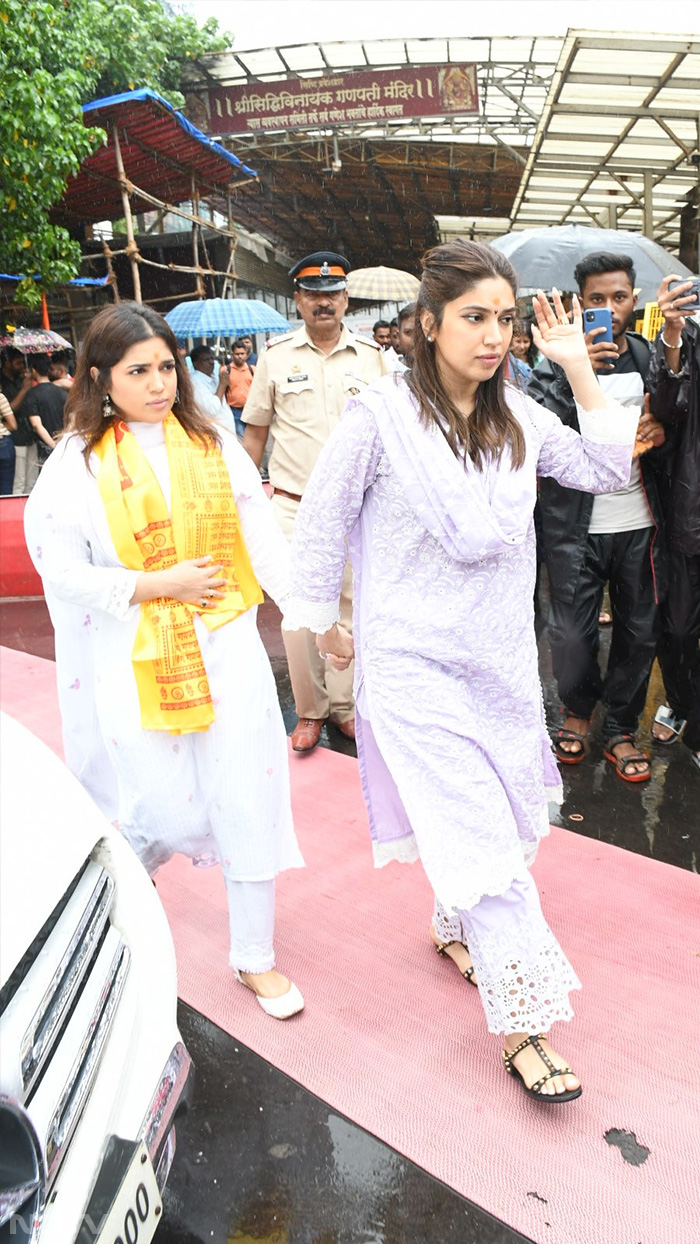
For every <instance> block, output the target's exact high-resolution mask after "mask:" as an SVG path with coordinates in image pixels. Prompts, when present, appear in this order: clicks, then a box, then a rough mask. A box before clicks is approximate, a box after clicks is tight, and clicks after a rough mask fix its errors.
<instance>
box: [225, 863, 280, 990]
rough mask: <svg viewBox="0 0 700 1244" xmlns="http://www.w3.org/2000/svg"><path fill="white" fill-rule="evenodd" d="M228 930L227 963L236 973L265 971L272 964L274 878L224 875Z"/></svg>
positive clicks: (273, 957)
mask: <svg viewBox="0 0 700 1244" xmlns="http://www.w3.org/2000/svg"><path fill="white" fill-rule="evenodd" d="M226 894H227V897H228V918H229V927H230V930H231V954H230V957H229V963H230V965H231V967H232V968H237V969H238V971H239V972H269V971H270V969H271V968H273V967H274V966H275V951H274V946H273V941H274V935H275V883H274V881H231V880H229V878H228V877H227V878H226Z"/></svg>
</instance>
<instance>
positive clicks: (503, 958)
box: [433, 873, 581, 1035]
mask: <svg viewBox="0 0 700 1244" xmlns="http://www.w3.org/2000/svg"><path fill="white" fill-rule="evenodd" d="M433 928H434V930H435V933H436V936H437V937H438V938H439V939H440V941H441V942H462V943H463V945H465V946H468V947H469V953H470V955H471V957H472V961H473V963H474V968H475V971H476V978H477V981H478V985H479V993H480V995H481V1001H482V1004H483V1007H484V1011H485V1014H486V1023H487V1026H488V1030H489V1032H493V1033H496V1034H497V1035H500V1034H506V1035H507V1034H509V1033H514V1032H527V1033H542V1032H549V1029H550V1027H551V1025H552V1024H553V1023H555V1021H556V1020H569V1019H571V1018H572V1016H573V1011H572V1009H571V1004H570V1002H569V991H570V990H571V989H580V988H581V983H580V981H579V980H578V978H577V976H576V973H575V972H574V970H573V968H572V966H571V964H570V963H569V961H568V959H567V958H566V955H565V954H564V952H563V950H562V948H561V946H560V945H559V943H558V942H557V940H556V938H555V937H554V934H553V933H552V930H551V929H550V927H549V925H548V924H547V922H546V920H545V918H544V916H543V914H542V908H541V906H540V897H539V894H538V893H537V886H536V885H535V883H534V881H533V880H532V877H531V876H530V875H529V873H528V875H527V876H526V877H524V878H518V879H516V880H515V881H514V882H513V883H512V885H511V886H510V887H509V889H508V890H506V892H505V894H499V895H494V896H490V895H486V896H485V897H484V898H482V899H480V901H479V902H478V903H476V905H475V906H474V907H471V908H470V909H469V911H458V912H454V913H453V914H452V915H450V914H449V913H448V912H447V911H446V910H445V908H444V907H442V906H441V905H440V903H439V902H438V900H437V898H436V899H435V909H434V913H433Z"/></svg>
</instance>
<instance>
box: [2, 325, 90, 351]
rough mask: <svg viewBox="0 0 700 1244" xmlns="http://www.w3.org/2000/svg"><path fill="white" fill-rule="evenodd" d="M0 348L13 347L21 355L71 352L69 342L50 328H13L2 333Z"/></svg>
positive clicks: (71, 347)
mask: <svg viewBox="0 0 700 1244" xmlns="http://www.w3.org/2000/svg"><path fill="white" fill-rule="evenodd" d="M0 346H14V347H15V349H16V350H20V351H21V352H22V354H55V352H56V351H57V350H72V349H73V346H72V345H71V343H70V341H66V338H65V337H62V336H61V334H60V333H54V332H53V331H52V329H50V328H15V329H14V330H13V332H11V333H3V335H2V336H1V337H0Z"/></svg>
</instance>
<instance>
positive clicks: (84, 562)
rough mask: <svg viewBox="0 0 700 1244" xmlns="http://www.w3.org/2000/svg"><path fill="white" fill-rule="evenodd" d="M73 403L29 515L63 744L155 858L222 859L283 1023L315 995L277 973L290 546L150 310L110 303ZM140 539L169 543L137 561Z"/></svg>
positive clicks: (239, 932) (246, 948) (298, 861)
mask: <svg viewBox="0 0 700 1244" xmlns="http://www.w3.org/2000/svg"><path fill="white" fill-rule="evenodd" d="M69 401H70V412H69V413H70V421H71V422H70V426H71V428H72V429H73V431H72V432H71V433H70V434H69V435H67V436H66V437H65V438H64V439H63V441H62V442H61V443H60V444H59V446H58V448H57V449H56V450H55V451H54V453H53V454H52V455H51V458H50V459H49V461H48V462H47V463H46V465H45V467H44V468H43V470H42V474H41V478H40V480H39V481H38V484H37V486H36V487H35V490H34V492H33V493H32V496H31V497H30V499H29V502H28V504H27V509H26V519H25V522H26V532H27V543H28V547H29V549H30V552H31V554H32V556H33V558H34V560H35V564H36V566H37V569H38V570H39V572H40V574H41V575H42V578H43V581H44V585H45V589H46V593H47V599H48V601H49V605H50V608H51V612H52V618H53V620H54V626H55V629H56V641H57V643H56V653H57V665H58V671H57V672H58V681H59V688H60V700H61V709H62V715H63V725H64V737H65V739H66V755H67V759H68V761H69V763H70V764H71V767H72V768H73V769H74V771H75V772H76V773H77V776H78V777H79V778H81V780H83V781H84V782H85V785H86V786H87V787H88V789H89V790H90V792H91V793H92V794H93V795H94V796H97V798H98V800H100V801H101V802H102V804H103V805H104V806H105V808H106V809H107V808H109V806H110V801H111V797H112V792H113V786H114V775H116V791H117V805H118V818H119V824H120V828H121V831H122V833H123V834H124V835H125V837H126V838H127V839H128V840H129V842H130V843H131V845H132V847H133V848H134V850H135V851H136V852H137V854H138V855H139V857H140V858H141V860H142V862H143V863H144V865H145V867H146V868H147V869H148V870H149V872H151V873H153V872H155V871H156V870H157V869H158V868H159V867H160V866H161V865H162V864H164V863H165V862H166V861H167V860H168V859H169V858H170V857H171V855H172V854H173V853H175V852H181V853H183V854H185V855H188V856H190V857H192V859H193V860H194V861H195V862H196V861H201V860H202V859H206V858H207V856H209V857H215V858H216V859H218V860H219V862H220V864H221V869H222V872H223V875H224V878H225V881H226V887H227V892H228V899H229V912H230V924H231V954H230V963H231V966H232V967H233V968H234V971H235V973H236V976H237V978H238V979H239V980H241V981H242V983H244V984H246V985H247V986H248V987H249V988H251V989H252V990H253V992H254V993H255V994H256V995H257V997H258V1000H259V1001H260V1003H261V1005H262V1006H263V1009H265V1010H266V1011H267V1012H268V1013H269V1014H272V1015H274V1016H275V1017H276V1018H286V1017H287V1016H288V1015H290V1014H293V1013H294V1012H295V1011H298V1010H300V1009H301V1007H302V1006H303V1000H302V998H301V994H300V993H299V991H298V989H297V988H296V986H294V985H292V984H291V983H290V982H289V981H288V980H287V978H286V977H284V976H282V975H281V974H280V973H279V972H277V971H276V970H275V968H274V950H273V930H274V878H275V877H276V875H277V874H278V873H279V872H281V871H282V870H284V869H287V868H296V867H302V866H303V860H302V857H301V854H300V851H299V847H298V845H297V842H296V838H295V834H294V827H293V823H292V815H291V806H290V795H289V775H288V767H287V748H286V736H285V731H284V726H283V722H282V717H281V713H280V709H279V704H278V701H277V695H276V689H275V683H274V678H273V675H272V671H271V669H270V665H269V662H268V659H267V656H266V653H265V650H264V648H263V645H262V642H261V640H260V637H259V634H258V630H257V626H256V613H257V608H256V604H257V602H258V601H259V600H260V599H262V593H261V591H260V586H259V585H262V587H264V588H265V590H266V591H268V592H269V594H270V595H271V596H272V597H273V599H275V600H276V601H277V603H278V604H283V603H284V599H285V597H286V595H287V592H288V577H289V571H288V548H287V543H286V541H285V540H284V537H283V536H282V535H281V533H280V531H279V528H278V525H277V523H276V522H275V519H274V517H273V514H272V510H271V506H270V503H269V501H268V499H267V497H266V496H265V494H264V491H263V489H262V486H261V483H260V478H259V475H258V472H257V471H256V469H255V467H254V466H253V463H252V462H251V460H250V458H249V457H248V455H247V454H246V453H245V452H244V451H243V450H242V449H241V447H240V445H239V443H238V441H237V439H236V437H235V436H234V435H232V434H229V433H228V432H226V431H225V430H222V429H218V430H213V429H212V425H211V424H210V423H209V422H208V421H207V420H205V419H204V417H203V416H202V415H201V414H200V413H199V412H198V411H197V409H196V407H195V403H194V400H193V396H192V388H191V383H190V381H189V378H188V375H187V372H186V370H185V369H184V368H183V367H182V364H181V363H180V362H179V356H178V354H177V347H176V343H175V340H174V338H172V335H171V333H170V330H169V329H168V326H167V325H166V324H165V321H164V320H162V319H161V317H160V316H158V315H157V314H156V313H155V312H153V311H151V310H150V308H147V307H143V306H140V305H137V304H128V303H126V304H125V303H122V304H119V305H118V306H114V307H110V308H106V309H105V310H104V311H102V312H100V313H99V315H98V316H97V317H96V318H95V320H94V321H93V323H92V325H91V327H90V330H89V332H88V334H87V337H86V339H85V343H84V346H83V351H82V355H81V359H80V362H79V366H78V370H77V374H76V378H75V384H74V386H73V389H72V391H71V395H70V399H69ZM171 412H172V413H171ZM86 447H87V450H86ZM110 454H111V457H110ZM173 455H175V457H173ZM175 468H177V469H175ZM200 468H201V470H202V471H204V472H205V473H204V474H203V475H202V480H203V481H204V482H205V487H204V488H202V489H200V493H201V495H199V494H198V493H197V491H196V483H197V479H198V478H199V477H198V475H197V472H198V471H199V470H200ZM174 469H175V473H174V474H173V471H174ZM110 471H111V472H112V476H110ZM117 472H118V473H119V474H118V475H117ZM212 472H213V474H212ZM129 476H133V477H134V478H133V480H132V479H131V478H129ZM110 481H111V482H110ZM192 481H194V483H192ZM212 481H213V483H212ZM110 488H111V489H112V492H111V494H110V492H109V489H110ZM139 492H141V493H143V494H144V497H145V501H144V505H145V506H146V509H147V510H148V512H149V514H151V511H153V513H152V514H151V517H154V518H155V520H156V521H153V522H151V523H150V524H149V531H150V528H152V529H153V531H155V532H156V534H155V535H153V534H152V533H151V534H150V535H149V537H148V538H149V540H150V541H151V543H146V544H145V545H144V543H143V538H142V537H143V532H142V531H141V532H136V531H132V530H131V529H128V530H127V529H125V528H124V523H125V522H127V525H128V519H127V512H126V511H125V510H124V509H123V507H122V498H123V497H124V496H127V497H128V496H129V494H130V493H134V494H138V493H139ZM106 498H107V500H106ZM138 504H140V500H139V497H138V496H137V505H138ZM149 507H150V508H149ZM183 510H186V511H187V512H188V513H187V514H186V515H184V516H183V514H182V513H181V512H178V511H183ZM186 524H189V527H188V526H187V525H186ZM189 531H191V533H192V535H191V538H192V541H193V543H192V544H191V545H190V546H189V547H187V548H186V549H184V550H183V548H182V547H181V544H182V541H183V539H184V536H183V532H189ZM161 532H165V533H166V535H162V534H160V533H161ZM222 532H223V535H222ZM169 534H171V535H172V545H173V547H172V549H171V550H169V551H170V552H171V554H172V555H171V556H170V557H169V558H168V557H167V555H166V556H165V561H161V562H159V561H158V560H157V559H158V557H161V556H162V554H161V553H160V552H159V551H158V548H157V547H155V546H160V547H161V548H163V547H164V546H166V544H167V543H168V540H167V536H168V535H169ZM187 538H188V539H189V536H188V537H187ZM225 539H228V540H229V544H228V545H226V544H222V543H220V541H221V540H225ZM138 541H140V543H137V542H138ZM208 541H210V542H211V541H214V543H213V544H212V545H211V547H214V548H216V549H217V550H220V549H221V548H227V549H230V564H226V562H227V555H226V554H224V555H221V554H220V553H219V552H217V556H218V557H219V561H218V562H213V561H212V560H210V544H209V543H208ZM217 541H219V543H217ZM117 544H119V551H118V549H117ZM142 547H145V548H146V550H147V551H149V550H150V552H151V553H154V551H155V557H154V558H153V559H150V558H148V557H146V560H145V562H141V561H139V556H140V553H139V550H140V549H141V548H142ZM125 550H128V551H129V552H128V556H126V555H125ZM188 552H189V553H190V556H189V557H188V556H187V555H186V554H187V553H188ZM193 553H194V556H192V554H193ZM151 561H152V564H153V568H152V569H151V568H150V566H151ZM168 561H169V562H170V564H167V563H168ZM239 588H240V590H239ZM183 606H184V607H183ZM217 612H218V616H217ZM164 618H165V619H166V620H167V619H169V623H167V621H166V623H165V624H164V629H163V646H164V653H165V655H164V661H165V660H166V659H167V660H169V659H170V657H171V656H172V653H171V652H170V650H171V649H173V648H174V649H175V664H174V665H173V666H172V668H171V667H170V666H168V667H167V673H168V675H169V676H168V677H163V676H159V677H157V678H156V679H155V680H153V691H151V690H150V689H149V688H150V684H149V683H148V679H149V677H150V674H149V673H148V671H149V670H151V672H152V668H156V666H157V668H158V670H160V671H161V673H162V670H163V669H165V668H166V667H165V665H164V664H163V662H161V665H160V666H158V665H157V663H154V662H152V661H148V660H145V661H143V660H142V661H141V664H139V663H138V661H137V659H136V658H137V655H138V654H137V649H138V647H139V644H141V645H142V646H143V644H142V636H143V635H144V633H145V632H144V629H143V628H144V621H146V622H149V621H150V620H151V619H154V622H153V625H154V628H157V627H158V626H160V625H161V623H162V620H163V619H164ZM205 619H206V622H205ZM165 626H169V629H165ZM183 645H184V649H185V658H184V660H185V664H184V665H182V667H179V666H177V661H178V660H179V659H180V656H179V654H178V651H177V649H178V646H181V647H182V646H183ZM161 666H162V668H161ZM179 668H182V669H185V674H183V675H181V676H179V675H178V669H179ZM144 670H146V671H147V673H146V675H145V678H146V682H145V683H144ZM193 670H198V673H195V674H194V675H193V673H192V671H193ZM144 686H145V690H144ZM171 689H172V698H171V702H170V703H169V705H168V710H169V711H168V712H167V713H166V712H165V710H164V709H163V702H164V701H166V700H167V698H168V694H169V692H170V691H171ZM149 697H150V698H149ZM161 710H162V711H161ZM149 714H150V716H149ZM161 717H163V721H161V720H160V718H161ZM144 723H146V725H145V724H144Z"/></svg>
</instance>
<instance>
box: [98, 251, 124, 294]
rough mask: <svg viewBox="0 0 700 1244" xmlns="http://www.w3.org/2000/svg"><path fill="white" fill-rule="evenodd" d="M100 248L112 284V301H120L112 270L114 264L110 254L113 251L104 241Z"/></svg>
mask: <svg viewBox="0 0 700 1244" xmlns="http://www.w3.org/2000/svg"><path fill="white" fill-rule="evenodd" d="M102 250H103V252H104V257H105V262H106V264H107V275H108V277H109V283H110V285H111V286H112V289H113V290H114V301H115V302H121V297H120V294H119V286H118V285H117V274H116V272H115V271H114V266H113V264H112V256H113V255H114V251H112V250H110V249H109V246H108V245H107V243H106V242H104V241H103V243H102Z"/></svg>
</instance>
